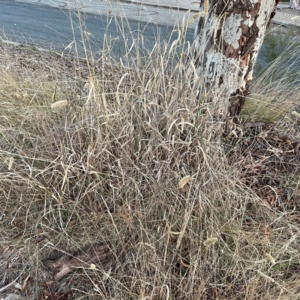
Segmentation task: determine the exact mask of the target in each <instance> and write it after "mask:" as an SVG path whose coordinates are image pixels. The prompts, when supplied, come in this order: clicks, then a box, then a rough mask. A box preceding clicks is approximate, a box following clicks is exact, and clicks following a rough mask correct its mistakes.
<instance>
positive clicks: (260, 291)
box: [0, 45, 300, 300]
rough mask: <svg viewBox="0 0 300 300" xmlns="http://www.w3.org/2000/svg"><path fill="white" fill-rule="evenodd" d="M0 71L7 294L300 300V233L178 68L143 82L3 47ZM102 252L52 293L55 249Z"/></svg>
mask: <svg viewBox="0 0 300 300" xmlns="http://www.w3.org/2000/svg"><path fill="white" fill-rule="evenodd" d="M175 48H176V47H174V52H173V54H172V53H168V55H169V58H171V57H172V55H176V49H175ZM161 53H163V51H162V52H161ZM0 59H1V68H0V76H1V78H2V80H1V83H0V91H1V92H0V101H1V116H0V157H1V161H0V177H1V181H0V188H1V194H0V205H1V207H2V209H1V212H0V229H1V230H0V241H1V244H0V245H1V247H0V255H1V256H0V263H1V269H0V270H1V271H0V272H1V274H2V278H4V281H3V282H2V283H1V285H5V284H7V283H9V282H11V281H12V280H14V279H16V278H17V277H18V276H19V275H20V277H19V278H18V282H19V283H20V284H21V285H23V287H22V289H21V291H20V294H21V295H24V297H26V299H29V298H30V297H33V298H39V299H42V298H43V297H45V296H47V297H48V298H49V297H52V298H53V299H55V297H57V298H58V296H57V295H62V297H63V296H64V295H65V296H64V297H65V298H64V299H67V298H66V297H71V298H73V299H272V300H273V299H291V300H292V299H293V300H294V299H297V297H300V290H299V279H300V278H299V242H300V241H299V226H297V225H296V224H295V222H291V221H290V220H289V219H288V212H278V211H275V210H272V209H270V207H267V206H265V205H264V203H263V202H261V201H260V199H259V198H258V196H256V194H255V193H253V192H252V191H251V190H250V189H249V188H247V187H246V186H245V185H244V184H243V182H242V181H241V174H240V171H239V170H238V168H237V167H236V166H231V165H230V164H229V163H228V159H227V156H226V154H225V146H224V144H223V142H222V128H223V126H224V122H223V121H216V120H214V119H213V117H212V116H211V115H210V114H209V111H205V105H204V104H201V103H199V100H197V97H196V95H195V92H194V91H193V90H192V89H191V88H190V86H189V84H188V82H189V78H187V77H186V75H185V72H184V69H185V66H184V64H183V63H182V62H180V60H179V63H178V65H177V67H176V68H175V69H174V71H173V72H167V71H166V70H167V69H168V68H167V66H168V61H167V59H166V57H163V56H161V57H158V59H157V62H159V63H156V62H155V60H153V61H152V62H151V63H149V64H148V65H147V64H146V65H147V66H148V67H147V69H145V70H136V69H130V68H123V67H122V66H117V65H115V66H112V65H104V64H102V63H101V62H96V63H95V65H94V66H91V65H87V64H86V62H84V61H81V60H79V59H75V58H64V57H59V56H55V55H52V54H50V53H41V52H34V51H31V50H28V49H25V50H24V49H21V48H18V47H13V46H5V45H1V53H0ZM59 101H60V102H59ZM61 101H63V102H61ZM102 244H104V245H108V247H109V252H110V255H109V257H108V258H107V259H106V260H105V261H104V262H102V263H93V264H90V263H89V264H85V261H82V264H81V266H79V267H76V270H75V271H76V272H73V273H72V274H69V275H68V276H65V277H64V278H63V279H61V280H60V281H58V282H54V283H53V282H51V279H52V274H51V273H50V272H49V270H47V269H46V268H45V266H44V265H43V263H42V262H43V261H45V260H49V259H50V258H51V255H50V253H53V250H55V249H57V250H60V251H62V252H63V253H65V254H71V255H72V256H74V255H75V254H74V251H83V252H84V251H85V249H87V248H91V247H92V248H93V247H96V246H97V245H102ZM49 255H50V256H49ZM49 257H50V258H49ZM28 276H29V277H28ZM25 279H26V281H25ZM71 298H68V299H71Z"/></svg>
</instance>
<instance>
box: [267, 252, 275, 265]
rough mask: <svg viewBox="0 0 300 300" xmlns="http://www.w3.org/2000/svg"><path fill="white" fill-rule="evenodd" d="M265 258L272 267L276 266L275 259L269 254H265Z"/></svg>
mask: <svg viewBox="0 0 300 300" xmlns="http://www.w3.org/2000/svg"><path fill="white" fill-rule="evenodd" d="M266 257H267V259H268V260H269V261H270V262H271V263H272V264H273V265H275V264H276V261H275V259H274V258H273V257H272V255H271V254H269V253H267V254H266Z"/></svg>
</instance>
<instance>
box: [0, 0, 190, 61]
mask: <svg viewBox="0 0 300 300" xmlns="http://www.w3.org/2000/svg"><path fill="white" fill-rule="evenodd" d="M133 6H134V5H133ZM81 17H82V19H83V21H84V22H81V21H79V19H78V14H77V12H75V11H73V12H72V13H71V12H70V10H68V9H64V8H59V7H51V6H46V5H41V4H31V3H27V2H19V1H14V0H0V27H1V32H0V37H2V39H4V40H10V41H13V42H17V43H21V44H34V45H36V46H38V47H41V48H46V49H53V50H57V51H63V50H64V49H66V47H67V46H68V45H70V43H71V42H72V41H76V45H77V47H78V49H79V53H80V55H84V50H83V49H84V47H83V38H82V32H88V33H87V34H85V35H84V36H85V37H88V38H89V40H90V43H91V45H92V50H93V53H94V55H95V56H99V55H100V54H101V50H102V49H103V41H104V36H105V35H106V36H107V37H108V40H110V41H111V40H112V41H113V43H112V50H113V53H114V55H115V56H116V57H124V55H125V54H126V51H125V48H126V47H125V44H127V45H128V47H131V45H132V43H133V40H135V42H136V45H138V46H139V49H140V51H141V55H145V56H147V53H148V51H149V50H151V49H152V48H153V46H154V45H155V43H156V41H157V40H160V41H161V42H164V41H167V42H168V43H170V44H171V43H172V41H174V40H175V39H177V37H178V32H176V31H174V30H173V27H174V25H167V24H154V23H151V22H149V23H145V22H142V21H139V20H130V19H124V18H119V17H115V15H113V14H112V15H110V14H109V13H107V12H106V14H103V15H99V14H90V13H83V14H82V15H81ZM141 19H142V18H141ZM71 24H72V26H71ZM72 28H73V30H72ZM193 34H194V30H193V29H192V28H190V29H189V30H188V31H187V40H188V41H190V42H192V40H193ZM70 49H72V50H74V49H75V48H74V44H72V47H70V48H68V49H66V51H70ZM132 53H133V52H132Z"/></svg>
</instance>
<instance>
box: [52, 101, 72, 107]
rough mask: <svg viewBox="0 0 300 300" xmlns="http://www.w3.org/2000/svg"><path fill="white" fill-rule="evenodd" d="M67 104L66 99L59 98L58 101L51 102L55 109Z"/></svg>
mask: <svg viewBox="0 0 300 300" xmlns="http://www.w3.org/2000/svg"><path fill="white" fill-rule="evenodd" d="M67 105H68V100H60V101H56V102H55V103H52V104H51V108H52V109H55V108H60V107H64V106H67Z"/></svg>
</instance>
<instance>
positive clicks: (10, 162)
mask: <svg viewBox="0 0 300 300" xmlns="http://www.w3.org/2000/svg"><path fill="white" fill-rule="evenodd" d="M14 161H15V160H14V158H13V157H10V159H9V162H8V170H9V171H10V170H11V168H12V166H13V164H14Z"/></svg>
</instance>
